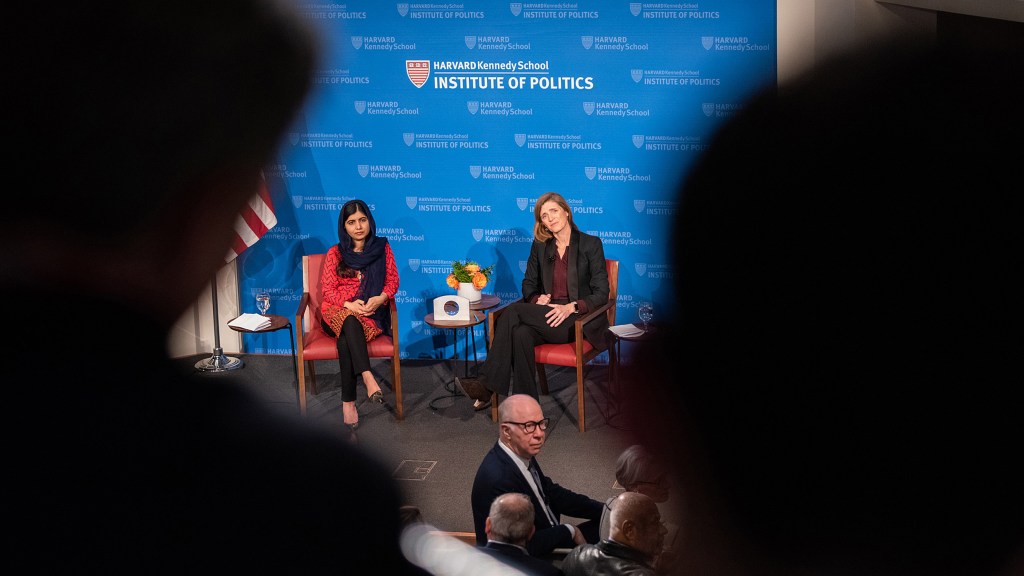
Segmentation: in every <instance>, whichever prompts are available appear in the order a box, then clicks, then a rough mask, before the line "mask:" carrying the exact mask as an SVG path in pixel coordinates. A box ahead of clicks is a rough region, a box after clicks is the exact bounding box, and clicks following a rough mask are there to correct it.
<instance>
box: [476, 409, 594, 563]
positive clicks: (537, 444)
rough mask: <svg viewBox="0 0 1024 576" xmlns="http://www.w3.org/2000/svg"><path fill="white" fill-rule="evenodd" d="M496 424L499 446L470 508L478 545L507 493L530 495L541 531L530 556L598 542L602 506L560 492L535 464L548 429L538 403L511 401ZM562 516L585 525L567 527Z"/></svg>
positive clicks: (487, 459)
mask: <svg viewBox="0 0 1024 576" xmlns="http://www.w3.org/2000/svg"><path fill="white" fill-rule="evenodd" d="M498 420H499V424H500V426H499V429H498V441H497V442H495V443H494V447H492V448H491V449H490V450H489V451H488V452H487V455H486V456H484V459H483V461H482V462H481V463H480V467H479V468H478V469H477V472H476V477H475V478H474V479H473V490H472V493H471V502H472V506H473V525H474V528H475V530H476V542H477V545H478V546H484V545H486V544H487V531H486V524H487V516H488V514H489V513H490V508H491V503H492V502H494V499H495V498H497V497H498V496H500V495H502V494H505V493H508V492H520V493H522V494H526V495H528V496H529V497H530V502H531V503H532V504H533V507H534V521H533V524H534V526H535V527H536V529H537V531H536V533H534V535H533V538H531V539H530V541H529V542H528V543H527V545H526V548H527V550H529V552H530V554H531V555H533V556H538V557H543V556H545V555H547V554H550V553H551V552H552V551H554V549H555V548H572V547H573V546H576V545H577V544H584V543H586V542H597V540H598V531H599V527H600V520H601V510H602V508H603V507H604V504H602V503H601V502H600V501H598V500H595V499H593V498H590V497H589V496H585V495H583V494H578V493H576V492H573V491H572V490H569V489H568V488H563V487H562V486H559V485H558V484H556V483H555V482H554V481H552V480H551V479H550V478H548V477H547V476H545V475H544V472H543V471H541V469H540V464H538V463H537V458H536V457H537V455H538V454H539V453H540V450H541V448H542V447H543V446H544V439H545V437H546V430H547V427H548V419H547V418H545V417H544V413H543V412H542V411H541V407H540V404H539V403H538V402H537V400H536V399H535V398H534V397H533V396H530V395H527V394H514V395H512V396H509V397H508V399H506V400H505V401H504V402H502V403H501V404H500V405H499V406H498ZM534 471H536V476H534ZM535 478H536V479H535ZM562 514H567V515H569V516H572V517H573V518H583V519H585V521H584V522H582V523H580V524H579V525H578V526H575V525H572V524H563V523H561V519H560V518H561V515H562Z"/></svg>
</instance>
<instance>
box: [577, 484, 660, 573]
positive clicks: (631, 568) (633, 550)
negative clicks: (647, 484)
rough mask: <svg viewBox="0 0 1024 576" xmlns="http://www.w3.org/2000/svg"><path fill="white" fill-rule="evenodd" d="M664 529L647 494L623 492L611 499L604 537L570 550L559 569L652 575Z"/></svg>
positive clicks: (655, 505) (655, 507) (579, 571)
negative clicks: (609, 514) (609, 517)
mask: <svg viewBox="0 0 1024 576" xmlns="http://www.w3.org/2000/svg"><path fill="white" fill-rule="evenodd" d="M667 533H668V529H666V528H665V524H664V523H662V521H661V513H660V512H658V505H657V503H655V502H654V500H652V499H651V497H650V496H647V495H646V494H641V493H639V492H624V493H622V494H619V495H618V496H616V497H615V500H614V501H613V502H612V514H611V534H610V535H609V536H608V538H605V539H602V540H601V541H600V542H598V543H597V544H584V545H583V546H577V547H576V548H573V549H572V550H570V551H569V553H568V554H567V555H566V556H565V559H563V560H562V571H563V572H565V574H566V576H655V574H657V572H656V571H655V569H654V564H655V562H656V559H657V557H658V555H659V554H661V550H662V544H663V543H664V541H665V534H667Z"/></svg>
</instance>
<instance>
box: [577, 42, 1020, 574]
mask: <svg viewBox="0 0 1024 576" xmlns="http://www.w3.org/2000/svg"><path fill="white" fill-rule="evenodd" d="M1018 28H1019V25H1018ZM1018 31H1019V30H1018ZM1022 37H1024V36H1021V35H1019V34H1018V35H1017V36H1016V38H1017V44H1016V45H1017V46H1018V47H1019V46H1020V38H1022ZM1011 47H1012V46H1011V43H1007V45H1006V46H1005V47H1004V49H1000V50H998V51H989V50H988V49H987V47H981V46H972V45H969V44H968V43H967V42H965V41H959V40H958V41H943V42H939V43H938V44H936V45H934V46H927V47H921V46H915V45H903V44H901V43H879V44H878V45H877V46H873V47H871V48H863V49H858V50H857V51H855V52H849V53H844V54H839V55H836V57H835V58H832V59H830V60H828V61H826V62H824V63H822V64H821V65H820V66H819V67H818V68H816V69H813V70H811V71H810V72H809V73H808V74H807V75H805V76H803V77H801V78H799V79H797V80H794V81H792V82H790V83H787V84H786V85H784V86H782V87H780V88H779V89H778V90H769V91H766V92H765V93H763V94H760V95H757V96H756V97H755V98H754V99H753V100H752V101H750V102H749V103H747V104H746V105H745V106H744V108H743V110H741V111H740V112H738V113H737V114H736V115H735V116H734V117H732V118H731V119H729V120H728V121H727V123H725V124H724V125H723V126H722V128H721V130H720V131H719V132H718V133H717V134H716V135H715V136H714V138H713V139H712V140H711V141H710V143H709V149H708V150H707V151H706V152H705V153H704V155H703V156H702V157H701V158H700V159H699V161H698V162H697V164H696V165H695V167H694V169H693V171H692V172H691V173H690V174H689V176H688V177H687V179H686V181H685V183H684V187H683V189H682V194H681V204H680V211H679V215H678V220H677V222H676V223H675V231H674V243H673V250H674V254H673V258H674V265H675V272H676V273H675V279H676V296H677V297H676V299H675V306H676V310H675V311H674V320H673V322H671V323H670V324H671V325H672V327H673V329H672V330H671V331H669V330H665V331H664V332H659V334H661V338H662V342H660V343H659V344H658V345H657V346H654V345H652V347H651V350H650V352H651V353H650V354H649V355H647V356H646V357H645V358H642V359H640V358H638V364H639V363H640V361H641V360H643V362H644V363H645V364H646V366H649V367H650V369H651V370H652V372H651V374H650V376H651V381H652V382H666V384H667V385H666V386H664V387H663V388H662V389H660V390H657V391H653V392H652V393H651V398H650V401H649V402H648V410H649V412H648V413H647V414H646V419H647V420H648V421H650V422H652V425H651V426H650V427H649V428H646V429H641V430H639V431H638V432H639V434H640V441H642V442H643V443H644V444H647V445H650V446H652V447H663V448H664V449H666V450H670V451H671V453H672V454H673V457H672V458H671V461H672V462H678V463H684V465H683V466H680V467H679V468H678V469H676V470H675V471H674V475H673V477H674V479H676V480H677V482H679V483H680V485H681V489H680V491H679V494H680V495H681V497H682V499H683V500H684V501H685V513H684V514H681V515H680V519H681V521H682V524H683V525H682V528H681V530H682V532H681V534H682V536H681V538H680V542H678V543H677V550H678V559H679V562H683V563H685V566H684V567H682V569H683V570H685V571H686V572H687V573H693V574H733V575H737V576H746V575H753V574H758V575H761V574H795V573H799V574H851V575H852V574H876V575H885V576H925V575H927V576H953V575H957V576H960V575H964V576H966V575H970V576H1010V575H1012V574H1018V575H1019V574H1024V490H1022V489H1021V487H1022V486H1024V468H1022V467H1021V466H1020V465H1019V460H1020V457H1019V454H1020V452H1021V448H1020V442H1021V439H1022V438H1024V418H1022V417H1021V415H1022V410H1021V402H1020V401H1019V400H1016V399H1015V398H1017V397H1016V395H1015V394H1014V391H1015V390H1016V389H1017V388H1019V380H1020V367H1021V359H1022V350H1024V330H1022V329H1021V327H1022V326H1024V315H1022V310H1024V307H1022V305H1021V294H1022V291H1021V283H1020V268H1021V255H1022V254H1024V242H1022V239H1024V235H1022V226H1021V222H1022V221H1024V209H1022V207H1024V195H1022V194H1021V182H1020V179H1021V171H1020V170H1021V159H1022V156H1021V145H1020V138H1021V134H1024V112H1022V109H1024V81H1022V79H1024V57H1022V56H1024V54H1022V51H1020V50H1016V51H1014V50H1012V49H1010V48H1011ZM665 358H671V362H672V364H671V366H668V365H666V363H665V362H664V360H662V359H665ZM667 374H671V381H669V380H666V379H665V375H667ZM667 426H675V427H676V428H675V429H676V432H675V433H667V432H666V429H665V428H666V427H667ZM563 569H564V565H563ZM566 572H567V573H568V574H571V572H569V571H568V570H566Z"/></svg>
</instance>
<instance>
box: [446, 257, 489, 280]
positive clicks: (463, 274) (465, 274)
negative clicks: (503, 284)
mask: <svg viewBox="0 0 1024 576" xmlns="http://www.w3.org/2000/svg"><path fill="white" fill-rule="evenodd" d="M470 265H474V266H477V267H479V266H480V265H479V264H477V263H476V262H473V261H472V260H466V261H465V262H459V261H458V260H456V261H455V262H452V274H454V275H455V279H456V280H458V281H459V282H472V281H473V273H472V272H470V271H469V270H466V266H470ZM492 271H494V264H491V265H490V266H488V267H487V268H480V273H481V274H483V275H484V278H487V280H490V279H491V272H492Z"/></svg>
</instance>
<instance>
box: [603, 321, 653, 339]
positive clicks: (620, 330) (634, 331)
mask: <svg viewBox="0 0 1024 576" xmlns="http://www.w3.org/2000/svg"><path fill="white" fill-rule="evenodd" d="M608 329H609V330H611V331H612V332H614V333H615V335H616V336H618V337H620V338H621V337H629V336H639V335H641V334H643V333H644V330H643V328H637V327H636V326H635V325H633V324H618V325H616V326H611V327H609V328H608Z"/></svg>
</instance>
